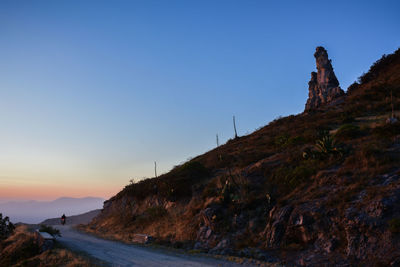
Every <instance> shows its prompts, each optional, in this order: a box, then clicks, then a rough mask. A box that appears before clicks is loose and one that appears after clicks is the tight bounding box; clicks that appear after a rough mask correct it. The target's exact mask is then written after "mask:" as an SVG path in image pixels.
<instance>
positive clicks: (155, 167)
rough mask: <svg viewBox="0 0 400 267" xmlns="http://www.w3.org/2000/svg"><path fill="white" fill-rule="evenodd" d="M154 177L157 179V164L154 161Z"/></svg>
mask: <svg viewBox="0 0 400 267" xmlns="http://www.w3.org/2000/svg"><path fill="white" fill-rule="evenodd" d="M154 175H155V176H156V178H157V162H156V161H154Z"/></svg>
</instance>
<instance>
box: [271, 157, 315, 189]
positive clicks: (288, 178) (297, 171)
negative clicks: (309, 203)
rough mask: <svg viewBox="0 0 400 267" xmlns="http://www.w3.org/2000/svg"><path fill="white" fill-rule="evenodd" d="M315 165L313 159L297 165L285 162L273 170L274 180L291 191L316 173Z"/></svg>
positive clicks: (282, 187)
mask: <svg viewBox="0 0 400 267" xmlns="http://www.w3.org/2000/svg"><path fill="white" fill-rule="evenodd" d="M315 165H316V164H315V162H314V161H313V160H307V161H302V162H300V164H299V165H297V166H290V165H288V164H285V165H283V166H281V167H279V168H277V169H276V170H275V171H274V172H273V174H272V181H273V183H274V184H276V185H278V186H280V188H281V190H283V191H291V190H293V189H294V188H296V187H297V186H299V185H300V184H302V183H303V182H306V181H308V180H309V178H310V177H311V176H312V175H314V174H315V173H316V171H317V170H316V168H315V167H314V166H315Z"/></svg>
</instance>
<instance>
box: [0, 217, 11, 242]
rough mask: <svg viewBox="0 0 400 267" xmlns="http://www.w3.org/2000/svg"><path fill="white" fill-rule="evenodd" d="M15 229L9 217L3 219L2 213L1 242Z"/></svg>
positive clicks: (0, 221)
mask: <svg viewBox="0 0 400 267" xmlns="http://www.w3.org/2000/svg"><path fill="white" fill-rule="evenodd" d="M14 229H15V226H14V224H12V223H11V222H10V219H9V218H8V217H7V216H6V217H4V218H3V214H1V213H0V240H3V239H6V238H7V237H8V236H10V235H11V234H12V232H13V231H14Z"/></svg>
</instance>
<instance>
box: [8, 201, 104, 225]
mask: <svg viewBox="0 0 400 267" xmlns="http://www.w3.org/2000/svg"><path fill="white" fill-rule="evenodd" d="M103 202H104V199H102V198H97V197H84V198H71V197H62V198H58V199H56V200H53V201H35V200H29V201H9V202H5V203H0V213H3V215H6V216H8V217H10V220H11V221H12V222H14V223H17V222H24V223H39V222H41V221H43V220H45V219H48V218H55V217H56V218H57V217H59V216H61V215H62V214H63V213H64V214H65V215H66V216H71V215H77V214H81V213H84V212H88V211H91V210H95V209H101V208H102V207H103Z"/></svg>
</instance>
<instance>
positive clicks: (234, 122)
mask: <svg viewBox="0 0 400 267" xmlns="http://www.w3.org/2000/svg"><path fill="white" fill-rule="evenodd" d="M233 129H234V130H235V138H237V137H238V135H237V132H236V120H235V116H233Z"/></svg>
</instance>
